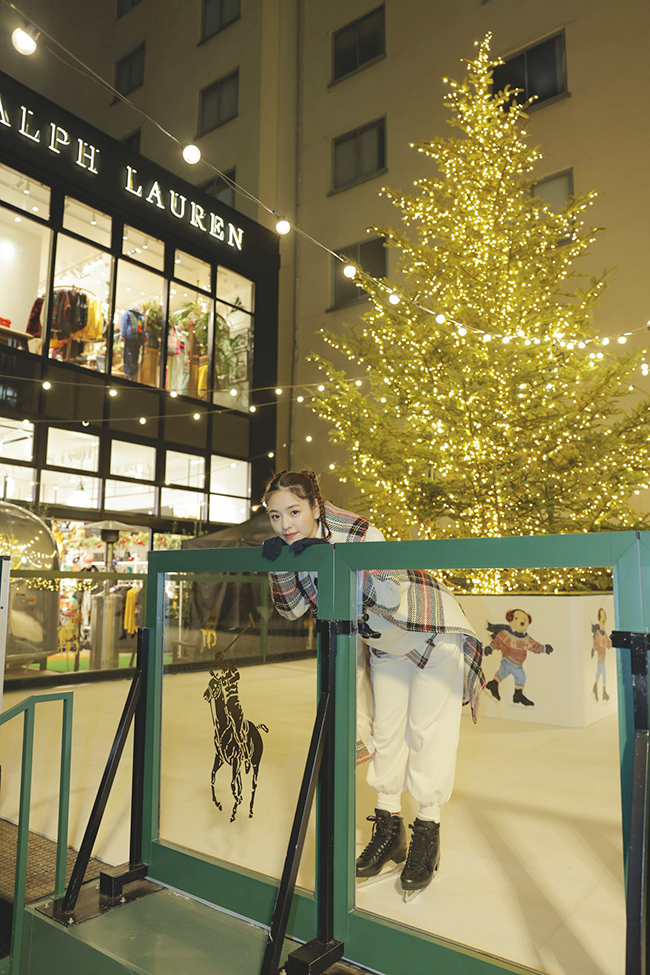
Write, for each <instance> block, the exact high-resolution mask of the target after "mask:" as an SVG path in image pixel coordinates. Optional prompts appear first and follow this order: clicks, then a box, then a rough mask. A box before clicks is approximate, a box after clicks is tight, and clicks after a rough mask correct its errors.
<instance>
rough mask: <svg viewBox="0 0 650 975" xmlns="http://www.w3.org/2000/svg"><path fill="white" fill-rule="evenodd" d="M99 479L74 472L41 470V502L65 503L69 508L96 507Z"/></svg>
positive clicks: (97, 503)
mask: <svg viewBox="0 0 650 975" xmlns="http://www.w3.org/2000/svg"><path fill="white" fill-rule="evenodd" d="M101 483H102V482H101V481H100V479H99V478H98V477H81V476H80V475H79V474H76V473H74V472H72V473H68V472H65V473H64V472H62V471H45V470H43V471H41V492H40V500H41V504H67V505H69V506H70V507H71V508H98V507H99V489H100V485H101Z"/></svg>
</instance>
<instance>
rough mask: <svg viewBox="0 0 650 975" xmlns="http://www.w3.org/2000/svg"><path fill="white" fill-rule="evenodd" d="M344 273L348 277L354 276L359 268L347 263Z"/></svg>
mask: <svg viewBox="0 0 650 975" xmlns="http://www.w3.org/2000/svg"><path fill="white" fill-rule="evenodd" d="M343 273H344V274H345V276H346V278H353V277H354V276H355V274H356V273H357V269H356V267H353V266H352V264H346V265H345V267H344V268H343Z"/></svg>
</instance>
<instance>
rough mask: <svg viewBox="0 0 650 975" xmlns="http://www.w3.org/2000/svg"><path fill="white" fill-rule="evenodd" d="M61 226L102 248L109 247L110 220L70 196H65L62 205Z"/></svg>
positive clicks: (98, 211) (105, 215) (103, 214)
mask: <svg viewBox="0 0 650 975" xmlns="http://www.w3.org/2000/svg"><path fill="white" fill-rule="evenodd" d="M63 226H64V228H65V229H66V230H71V231H72V233H73V234H78V235H79V237H85V238H86V239H87V240H94V241H95V243H96V244H101V245H102V246H103V247H110V246H111V218H110V217H109V216H108V215H107V214H105V213H102V212H101V211H100V210H94V209H93V208H92V207H89V206H86V204H85V203H80V202H79V200H74V199H73V198H72V197H71V196H66V198H65V203H64V205H63Z"/></svg>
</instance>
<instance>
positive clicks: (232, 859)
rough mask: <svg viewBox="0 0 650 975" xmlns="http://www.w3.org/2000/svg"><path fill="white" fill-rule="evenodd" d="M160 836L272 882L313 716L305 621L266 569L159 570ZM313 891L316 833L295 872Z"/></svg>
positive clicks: (312, 655)
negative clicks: (285, 605)
mask: <svg viewBox="0 0 650 975" xmlns="http://www.w3.org/2000/svg"><path fill="white" fill-rule="evenodd" d="M164 588H165V600H164V623H163V650H164V655H165V664H166V666H165V675H164V678H163V699H162V759H161V791H160V837H161V839H162V840H163V841H168V842H171V843H174V844H178V845H180V846H182V847H184V848H186V849H187V850H189V851H191V852H193V853H198V854H202V855H206V856H210V857H215V858H217V859H219V860H220V861H223V862H224V863H225V864H227V865H233V866H236V867H239V868H243V869H245V870H247V871H250V872H252V873H256V874H258V875H259V874H262V875H264V876H265V877H270V878H273V879H274V880H275V881H277V880H278V879H279V877H280V875H281V872H282V867H283V864H284V858H285V855H286V850H287V844H288V841H289V834H290V831H291V824H292V821H293V816H294V812H295V807H296V802H297V799H298V792H299V788H300V782H301V778H302V774H303V770H304V765H305V760H306V757H307V750H308V747H309V741H310V736H311V732H312V727H313V722H314V718H315V712H316V634H315V628H314V624H313V621H312V620H311V617H309V619H308V618H307V617H306V616H303V617H302V618H300V619H295V620H291V619H285V618H284V617H283V616H280V614H279V613H278V612H277V610H275V609H274V606H273V601H272V598H271V594H270V591H269V581H268V576H267V574H266V573H234V572H231V573H227V572H220V573H217V572H214V573H200V574H199V573H173V574H172V573H170V574H167V575H165V583H164ZM298 884H299V886H300V887H302V888H304V889H308V890H313V887H314V831H313V823H312V824H311V830H310V833H309V835H308V838H307V841H306V845H305V853H304V855H303V858H302V861H301V866H300V871H299V874H298Z"/></svg>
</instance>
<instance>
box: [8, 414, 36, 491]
mask: <svg viewBox="0 0 650 975" xmlns="http://www.w3.org/2000/svg"><path fill="white" fill-rule="evenodd" d="M3 422H6V421H3ZM35 484H36V482H35V480H34V471H33V470H32V469H31V467H19V466H18V464H4V463H2V462H0V499H2V500H3V501H33V500H34V493H35Z"/></svg>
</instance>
